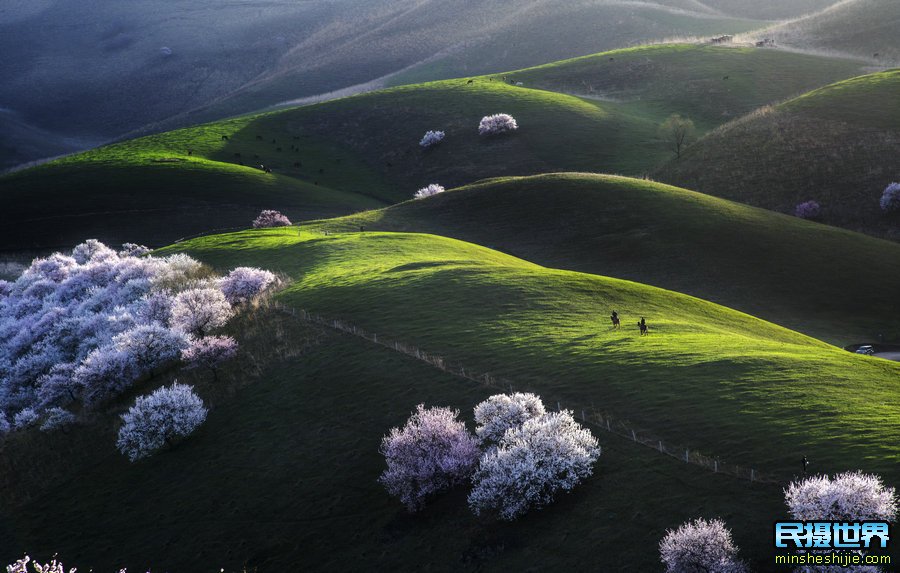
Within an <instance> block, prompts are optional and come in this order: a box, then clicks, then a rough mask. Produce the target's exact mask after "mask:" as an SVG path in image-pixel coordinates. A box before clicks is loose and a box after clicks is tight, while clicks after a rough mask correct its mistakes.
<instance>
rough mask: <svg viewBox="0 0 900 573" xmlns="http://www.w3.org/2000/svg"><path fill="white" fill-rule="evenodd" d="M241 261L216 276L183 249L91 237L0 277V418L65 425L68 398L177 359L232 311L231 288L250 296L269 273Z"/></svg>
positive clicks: (107, 395) (84, 398) (104, 395)
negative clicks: (161, 250)
mask: <svg viewBox="0 0 900 573" xmlns="http://www.w3.org/2000/svg"><path fill="white" fill-rule="evenodd" d="M238 270H239V271H240V272H234V273H232V274H230V275H228V277H226V278H225V279H222V280H221V281H218V280H215V279H211V278H209V276H208V275H209V273H208V271H207V270H205V269H203V268H202V266H201V264H200V263H199V262H197V261H196V260H194V259H192V258H190V257H188V256H186V255H181V254H178V255H171V256H168V257H154V256H152V255H149V254H148V253H147V249H146V248H145V247H140V246H138V245H126V246H125V247H123V249H122V250H121V251H120V252H116V251H114V250H112V249H110V248H108V247H107V246H106V245H104V244H102V243H100V242H99V241H96V240H90V241H86V242H85V243H82V244H80V245H78V246H77V247H75V248H74V249H73V250H72V252H71V253H70V254H68V255H66V254H61V253H55V254H53V255H50V256H49V257H46V258H39V259H35V260H34V261H33V262H32V263H31V265H30V266H29V267H27V268H26V269H25V270H24V271H22V273H21V275H20V276H19V277H18V278H17V279H16V280H14V281H12V282H5V281H0V283H2V284H0V419H2V422H0V426H11V427H12V428H13V429H22V428H27V427H31V426H35V425H38V424H41V427H42V429H48V430H49V429H54V428H58V427H61V426H64V425H66V424H68V423H71V421H72V419H73V416H72V414H71V412H70V411H67V410H65V408H68V407H70V406H71V405H72V404H73V403H82V404H84V405H85V406H87V407H95V406H97V405H99V404H101V403H103V402H104V401H106V400H109V399H111V398H113V397H115V396H118V395H119V394H121V393H122V392H123V391H125V390H126V389H128V388H129V387H130V386H132V385H133V384H134V383H135V382H137V381H138V380H140V379H141V378H143V377H147V376H153V375H154V374H155V373H158V372H159V371H160V370H161V369H163V368H166V367H169V366H170V365H172V364H175V363H177V362H178V361H180V360H181V359H182V353H183V352H184V351H185V350H187V349H188V348H189V347H191V345H195V344H197V343H198V342H199V340H200V339H201V337H203V336H206V335H207V334H209V333H210V332H212V331H213V330H215V329H216V328H219V327H221V326H223V325H224V324H225V323H226V321H227V320H228V319H229V318H230V317H231V316H232V314H233V310H232V303H231V302H229V298H230V299H231V300H233V301H235V302H239V301H241V302H242V301H247V300H250V299H251V298H252V297H254V296H258V295H259V294H260V293H261V292H262V291H263V290H265V289H266V288H269V286H271V284H272V282H273V281H274V277H273V276H272V275H271V273H267V272H266V271H261V270H259V269H246V268H245V269H238ZM226 292H227V293H228V296H226ZM216 345H217V343H215V342H213V343H211V344H210V345H209V346H213V347H215V346H216ZM210 352H211V351H210ZM201 354H202V353H201ZM226 354H227V353H226ZM198 360H200V362H201V363H203V364H206V365H208V364H210V363H211V362H210V360H212V359H211V358H210V356H209V355H208V353H207V355H206V356H205V357H204V358H202V360H201V359H199V358H198ZM213 362H215V360H213ZM0 429H2V428H0Z"/></svg>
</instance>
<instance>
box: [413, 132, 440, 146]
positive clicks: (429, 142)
mask: <svg viewBox="0 0 900 573" xmlns="http://www.w3.org/2000/svg"><path fill="white" fill-rule="evenodd" d="M445 135H446V134H445V133H444V132H443V131H426V132H425V136H424V137H422V141H420V142H419V145H420V146H421V147H422V148H424V149H428V148H429V147H433V146H435V145H437V144H439V143H440V142H442V141H444V136H445Z"/></svg>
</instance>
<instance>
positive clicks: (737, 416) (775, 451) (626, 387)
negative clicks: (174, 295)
mask: <svg viewBox="0 0 900 573" xmlns="http://www.w3.org/2000/svg"><path fill="white" fill-rule="evenodd" d="M178 248H179V250H184V251H186V252H189V253H190V254H192V255H195V256H198V257H199V258H200V259H201V260H204V261H205V262H207V263H210V264H212V265H214V266H217V267H218V266H221V267H226V266H235V265H242V264H254V265H260V266H263V267H267V268H270V269H275V270H278V271H280V272H283V273H286V274H287V275H289V276H291V277H294V278H295V282H294V283H293V284H292V285H291V286H290V287H289V288H288V289H287V290H286V291H284V292H283V293H282V294H281V295H280V298H281V300H282V301H283V302H285V303H287V304H290V305H293V306H295V307H300V308H306V309H309V310H312V311H315V312H319V313H321V314H323V315H326V316H330V317H335V318H341V319H345V320H348V321H350V322H352V323H354V324H356V325H358V326H360V327H363V328H365V329H367V330H369V331H370V332H376V333H379V335H382V336H385V337H390V338H392V339H395V340H403V341H406V342H410V343H413V344H416V345H418V346H420V347H421V348H423V349H425V350H427V351H430V352H436V353H438V354H441V355H443V356H447V357H449V358H453V359H455V360H460V361H462V362H463V363H465V364H467V365H469V367H471V368H474V369H477V370H478V371H482V372H491V373H492V374H495V375H497V376H502V377H508V378H510V379H512V380H515V381H517V382H518V383H521V384H525V385H527V386H528V387H530V388H533V389H535V390H536V391H538V392H539V393H544V394H547V395H548V396H549V395H552V396H554V397H556V399H557V400H562V402H563V403H564V404H573V405H575V406H573V407H577V405H578V404H583V405H586V406H590V405H591V404H595V405H596V406H597V407H598V408H600V409H603V410H605V411H608V412H610V413H612V414H614V415H616V416H618V417H620V418H627V419H630V420H632V421H633V422H635V423H636V424H638V425H640V426H644V427H649V428H653V429H655V430H656V431H657V432H659V433H662V434H665V436H666V437H667V439H669V440H672V441H673V442H675V443H682V444H685V445H689V446H690V447H692V448H695V449H696V448H699V449H701V450H704V451H710V452H714V453H715V454H716V455H720V456H722V458H723V459H727V460H729V461H732V462H734V461H736V460H742V461H743V462H744V463H745V464H747V465H751V466H755V467H758V468H761V469H762V470H767V471H771V472H780V473H783V474H784V473H787V475H790V473H791V472H792V471H793V470H794V466H795V464H796V460H797V459H799V457H800V456H801V455H803V454H804V453H805V454H807V455H810V457H812V458H814V459H817V460H820V463H821V464H822V465H821V466H820V467H821V468H822V469H823V471H824V470H825V468H828V469H829V470H836V469H844V468H854V467H862V468H865V469H868V470H871V471H877V472H883V473H885V474H886V476H887V477H888V478H889V479H894V478H896V477H900V476H898V475H896V470H897V467H900V466H898V465H897V453H896V451H895V449H894V448H893V447H892V445H891V444H893V443H895V441H896V439H897V438H898V437H900V424H898V421H897V416H896V408H897V406H898V402H897V395H898V394H897V392H898V389H900V388H898V384H900V376H898V373H900V365H898V364H896V363H892V362H888V361H885V360H879V359H873V358H868V357H861V356H858V355H854V354H850V353H847V352H845V351H842V350H839V349H836V348H834V347H831V346H828V345H826V344H824V343H822V342H819V341H817V340H815V339H812V338H808V337H806V336H803V335H800V334H798V333H795V332H793V331H790V330H786V329H783V328H780V327H778V326H775V325H774V324H771V323H768V322H764V321H762V320H759V319H756V318H753V317H751V316H749V315H745V314H742V313H739V312H737V311H734V310H729V309H727V308H725V307H721V306H717V305H715V304H712V303H709V302H706V301H703V300H700V299H696V298H692V297H688V296H685V295H681V294H676V293H673V292H671V291H665V290H660V289H657V288H654V287H649V286H645V285H641V284H637V283H632V282H628V281H622V280H617V279H611V278H604V277H600V276H596V275H588V274H580V273H576V272H571V271H560V270H551V269H547V268H544V267H540V266H538V265H535V264H532V263H527V262H525V261H522V260H520V259H516V258H514V257H511V256H509V255H504V254H501V253H499V252H497V251H492V250H488V249H486V248H484V247H478V246H475V245H472V244H469V243H463V242H459V241H456V240H453V239H448V238H443V237H437V236H433V235H420V234H403V233H399V234H398V233H378V232H375V233H368V232H367V233H354V234H342V235H331V236H325V235H322V234H318V233H312V232H305V233H303V234H301V235H300V236H298V234H297V232H296V231H295V230H290V229H288V230H273V231H247V232H243V233H238V234H230V235H222V236H212V237H205V238H200V239H196V240H193V241H190V242H187V243H184V244H182V245H179V247H178ZM613 309H616V310H618V311H619V313H620V315H621V316H622V317H623V326H624V328H623V329H622V330H621V331H616V332H611V331H610V328H609V320H608V318H607V316H608V315H609V312H610V311H611V310H613ZM641 316H644V317H646V318H647V320H648V322H649V323H650V325H651V328H652V334H651V336H649V337H639V336H638V334H637V329H636V327H635V326H634V324H635V322H636V321H637V320H638V318H640V317H641Z"/></svg>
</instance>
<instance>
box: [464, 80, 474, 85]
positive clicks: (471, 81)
mask: <svg viewBox="0 0 900 573" xmlns="http://www.w3.org/2000/svg"><path fill="white" fill-rule="evenodd" d="M474 83H475V80H469V81H467V82H466V84H467V85H468V84H474Z"/></svg>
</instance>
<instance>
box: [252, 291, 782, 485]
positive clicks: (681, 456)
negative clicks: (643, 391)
mask: <svg viewBox="0 0 900 573" xmlns="http://www.w3.org/2000/svg"><path fill="white" fill-rule="evenodd" d="M264 304H267V305H269V306H270V307H271V308H273V309H275V310H277V311H279V312H282V313H285V314H288V315H291V316H293V317H295V318H297V319H299V320H303V321H306V322H309V323H312V324H317V325H320V326H324V327H327V328H330V329H333V330H337V331H339V332H343V333H346V334H350V335H352V336H356V337H358V338H363V339H365V340H368V341H369V342H371V343H374V344H377V345H379V346H382V347H385V348H388V349H390V350H393V351H394V352H399V353H400V354H404V355H406V356H409V357H412V358H415V359H416V360H419V361H420V362H424V363H425V364H428V365H429V366H432V367H434V368H437V369H438V370H441V371H442V372H446V373H447V374H451V375H453V376H456V377H459V378H464V379H466V380H470V381H472V382H477V383H479V384H481V385H483V386H487V387H489V388H493V389H496V390H499V391H502V392H507V391H508V392H533V393H535V394H538V393H540V392H537V391H534V390H533V389H529V388H526V387H523V386H522V385H520V384H517V383H516V382H514V381H512V380H509V379H507V378H502V377H497V376H494V375H491V374H490V373H488V372H479V371H477V370H476V369H472V368H467V367H466V366H465V365H463V364H461V363H459V362H451V361H450V360H448V359H446V358H445V357H443V356H440V355H437V354H434V353H429V352H426V351H424V350H422V349H421V348H419V347H418V346H415V345H412V344H407V343H404V342H399V341H396V340H390V339H388V338H386V337H384V336H379V335H378V334H377V333H373V332H369V331H367V330H365V329H362V328H360V327H358V326H356V325H354V324H350V323H348V322H346V321H342V320H337V319H332V318H327V317H323V316H321V315H318V314H312V313H310V312H308V311H306V310H303V309H297V308H294V307H290V306H285V305H283V304H281V303H280V302H278V301H274V300H271V299H269V300H268V301H267V302H265V303H264ZM551 406H552V402H551ZM556 408H557V410H563V409H565V410H570V411H571V412H572V413H573V415H574V416H575V417H576V418H580V419H581V421H582V422H583V423H585V424H589V425H591V426H593V427H595V428H598V429H600V430H603V431H606V432H608V433H611V434H615V435H617V436H620V437H622V438H625V439H627V440H630V441H632V442H634V443H636V444H640V445H642V446H646V447H648V448H652V449H653V450H655V451H657V452H659V453H660V454H663V455H667V456H669V457H671V458H674V459H677V460H679V461H682V462H684V463H686V464H691V465H695V466H700V467H702V468H704V469H706V470H708V471H710V472H713V473H717V474H722V475H726V476H731V477H734V478H737V479H741V480H745V481H749V482H753V483H767V484H781V485H784V484H786V483H787V482H788V481H790V480H787V479H782V478H780V477H779V476H777V475H775V474H772V473H767V472H760V471H758V470H757V469H756V468H753V467H750V466H744V465H740V464H734V463H731V462H727V461H724V460H720V459H719V458H718V457H716V456H711V455H708V454H704V453H702V452H700V451H699V450H696V449H691V448H689V447H685V446H680V445H676V444H672V443H670V442H667V441H666V440H663V439H662V438H661V437H660V436H658V435H656V434H655V433H654V432H652V431H649V430H647V429H642V428H637V427H635V426H633V425H632V424H630V423H629V422H628V421H626V420H621V419H617V418H615V417H614V416H610V415H609V414H607V413H605V412H601V411H599V410H597V409H596V408H594V407H593V406H590V407H588V406H586V405H583V404H573V403H569V402H566V403H562V402H559V401H558V402H556Z"/></svg>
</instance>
